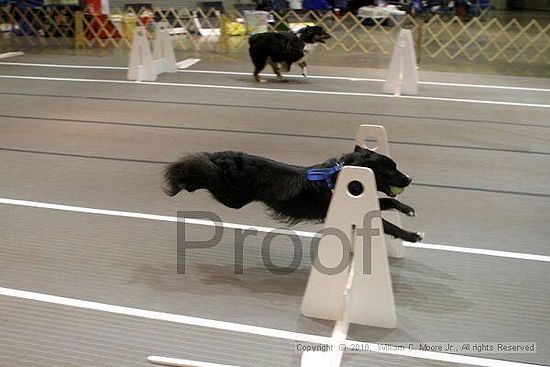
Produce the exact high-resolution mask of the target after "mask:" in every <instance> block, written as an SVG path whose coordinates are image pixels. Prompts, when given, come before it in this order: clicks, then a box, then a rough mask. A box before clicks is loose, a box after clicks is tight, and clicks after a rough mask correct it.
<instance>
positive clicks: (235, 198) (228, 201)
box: [209, 185, 253, 209]
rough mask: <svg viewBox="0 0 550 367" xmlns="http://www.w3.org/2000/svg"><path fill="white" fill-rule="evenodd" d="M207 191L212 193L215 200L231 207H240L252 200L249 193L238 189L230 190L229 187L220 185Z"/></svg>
mask: <svg viewBox="0 0 550 367" xmlns="http://www.w3.org/2000/svg"><path fill="white" fill-rule="evenodd" d="M209 191H210V192H211V193H212V195H214V197H215V198H216V200H218V201H219V202H220V203H222V204H223V205H225V206H228V207H230V208H233V209H240V208H242V207H243V206H245V205H246V204H249V203H250V202H252V201H253V198H252V197H251V196H250V195H249V194H247V193H245V192H242V191H238V190H232V189H231V188H229V189H228V188H227V187H223V186H221V185H220V186H218V187H216V188H215V189H214V188H213V189H210V190H209Z"/></svg>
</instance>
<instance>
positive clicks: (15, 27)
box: [0, 7, 550, 64]
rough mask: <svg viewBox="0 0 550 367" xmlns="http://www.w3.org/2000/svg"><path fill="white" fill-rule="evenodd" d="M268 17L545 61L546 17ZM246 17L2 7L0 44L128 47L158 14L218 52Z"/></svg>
mask: <svg viewBox="0 0 550 367" xmlns="http://www.w3.org/2000/svg"><path fill="white" fill-rule="evenodd" d="M270 18H271V19H270V22H269V23H268V24H267V29H269V30H277V31H284V30H288V29H291V28H295V27H297V26H299V25H303V24H318V25H322V26H324V27H325V28H326V29H327V31H328V32H329V33H330V34H331V35H332V36H333V38H332V39H330V40H329V41H328V42H327V43H326V44H325V45H323V47H325V48H326V49H327V50H328V51H334V52H360V53H365V54H371V55H372V54H375V55H376V54H378V55H389V54H391V52H392V50H393V47H394V44H395V40H396V38H397V34H398V33H399V31H400V30H401V29H403V28H406V29H411V30H412V31H413V34H415V37H416V41H417V47H418V50H420V51H421V53H420V54H421V55H422V56H423V57H429V58H444V59H451V60H454V59H457V58H459V59H460V58H465V59H467V60H471V61H474V60H476V61H477V60H481V61H486V62H493V61H506V62H509V63H514V62H518V63H533V62H537V63H543V64H550V24H541V23H539V22H538V21H536V20H533V21H531V22H529V23H527V24H521V23H519V22H518V21H516V20H512V21H511V22H509V23H506V24H503V23H502V22H501V21H499V20H498V19H496V18H493V19H489V20H482V19H481V18H473V19H471V20H468V21H463V20H461V19H459V18H457V17H454V18H445V19H443V18H440V17H439V16H434V17H432V18H430V19H428V20H419V19H416V18H413V17H411V16H410V15H406V16H398V17H392V16H389V17H380V18H376V19H373V18H359V17H357V16H356V15H354V14H352V13H346V14H344V15H342V16H337V15H335V14H334V13H332V12H324V13H318V12H313V11H309V12H295V11H290V12H287V13H285V14H283V15H281V14H278V13H271V14H270ZM247 19H248V16H247V14H241V13H239V12H237V11H231V12H230V14H228V15H226V16H222V15H221V14H220V12H219V11H218V10H215V9H209V10H203V9H200V8H198V9H195V10H190V9H186V8H183V9H145V8H143V9H140V10H138V11H136V10H134V9H131V8H129V9H125V10H122V9H112V10H111V14H110V15H109V16H107V15H100V16H97V15H96V16H93V15H89V14H82V13H81V12H78V11H75V10H74V9H72V8H70V7H48V8H37V9H20V8H8V7H4V8H0V30H1V31H2V32H1V37H0V44H10V45H11V46H19V45H26V46H42V47H73V46H74V47H84V48H92V47H101V48H108V47H109V48H112V47H129V46H130V45H131V41H132V35H133V30H134V29H135V27H136V26H137V25H144V26H146V27H148V28H149V29H150V30H151V31H152V32H151V34H154V28H155V24H156V23H157V22H161V21H162V22H166V23H168V24H169V26H170V33H171V35H172V39H173V42H174V45H175V46H176V48H180V49H184V50H193V51H204V50H209V51H212V50H214V51H218V52H224V51H227V49H231V48H233V49H240V48H245V47H247V44H248V43H247V33H248V32H247V30H248V31H250V29H249V27H247V26H248V22H247ZM235 30H236V31H235ZM229 34H233V35H235V34H236V35H235V36H229Z"/></svg>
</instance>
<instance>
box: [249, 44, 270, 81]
mask: <svg viewBox="0 0 550 367" xmlns="http://www.w3.org/2000/svg"><path fill="white" fill-rule="evenodd" d="M250 58H251V59H252V63H253V64H254V79H256V81H257V82H260V83H265V82H267V80H265V79H263V78H262V77H261V76H260V73H261V72H262V70H263V69H264V68H265V65H266V63H267V59H266V57H265V56H264V55H262V54H260V53H257V52H254V51H252V50H251V51H250Z"/></svg>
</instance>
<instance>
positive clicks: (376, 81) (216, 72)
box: [0, 59, 550, 93]
mask: <svg viewBox="0 0 550 367" xmlns="http://www.w3.org/2000/svg"><path fill="white" fill-rule="evenodd" d="M188 60H200V59H188ZM188 60H184V61H180V63H182V62H185V61H188ZM194 63H195V62H193V64H194ZM193 64H191V65H193ZM0 65H8V66H32V67H46V68H68V69H99V70H126V69H128V68H127V67H125V66H94V65H67V64H65V65H60V64H40V63H28V62H0ZM191 65H189V66H191ZM189 66H187V67H189ZM180 68H181V67H180ZM179 72H180V73H197V74H218V75H251V73H250V72H239V71H219V70H179ZM262 75H266V76H271V77H274V76H275V74H269V73H267V74H264V73H262ZM285 77H287V78H298V79H302V78H303V76H302V75H285ZM308 79H328V80H347V81H352V82H375V83H385V82H386V80H385V79H377V78H354V77H344V76H330V75H308ZM418 84H424V85H436V86H446V87H464V88H486V89H505V90H520V91H532V92H546V93H549V92H550V89H547V88H533V87H517V86H508V85H487V84H468V83H443V82H430V81H419V82H418Z"/></svg>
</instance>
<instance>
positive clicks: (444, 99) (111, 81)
mask: <svg viewBox="0 0 550 367" xmlns="http://www.w3.org/2000/svg"><path fill="white" fill-rule="evenodd" d="M0 78H1V79H20V80H41V81H54V82H73V83H106V84H132V85H136V84H139V85H154V86H162V87H180V88H204V89H220V90H242V91H255V92H267V93H296V94H316V95H329V96H352V97H377V98H394V99H415V100H426V101H439V102H457V103H474V104H485V105H499V106H515V107H532V108H550V104H540V103H522V102H507V101H491V100H478V99H462V98H447V97H428V96H404V95H401V96H395V95H388V94H377V93H361V92H338V91H332V92H331V91H322V90H307V89H283V88H260V87H240V86H231V85H215V84H191V83H169V82H145V81H144V82H136V81H128V80H116V79H84V78H56V77H47V76H22V75H0Z"/></svg>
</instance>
